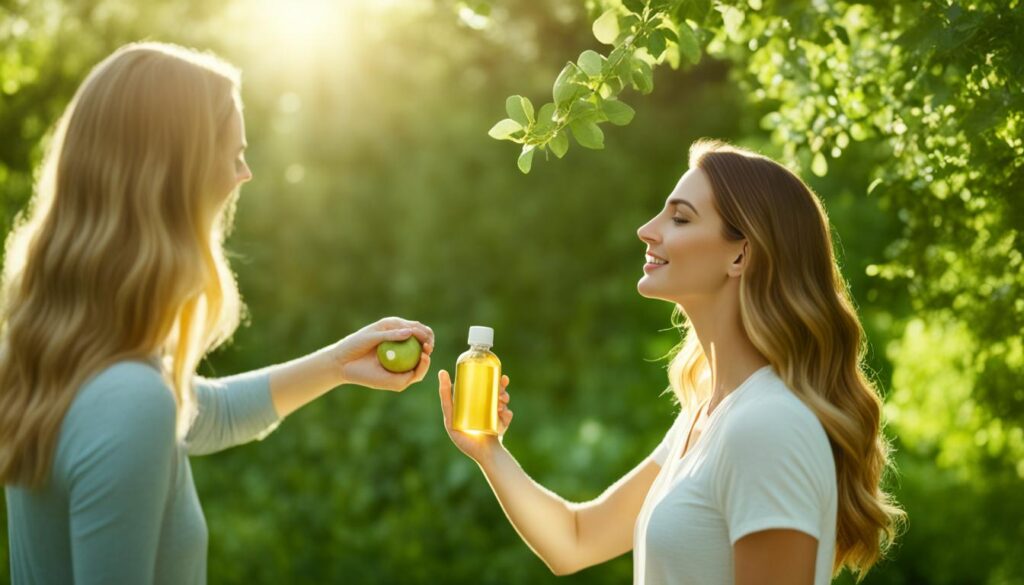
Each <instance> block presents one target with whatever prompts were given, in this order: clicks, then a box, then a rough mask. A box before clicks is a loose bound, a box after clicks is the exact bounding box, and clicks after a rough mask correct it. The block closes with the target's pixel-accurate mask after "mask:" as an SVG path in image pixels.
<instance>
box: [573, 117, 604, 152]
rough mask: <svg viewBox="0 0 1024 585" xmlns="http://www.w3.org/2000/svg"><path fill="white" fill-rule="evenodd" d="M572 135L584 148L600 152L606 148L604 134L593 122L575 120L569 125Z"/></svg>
mask: <svg viewBox="0 0 1024 585" xmlns="http://www.w3.org/2000/svg"><path fill="white" fill-rule="evenodd" d="M569 128H570V129H571V130H572V135H573V136H575V137H576V142H579V143H580V146H582V147H584V148H590V149H594V150H600V149H602V148H604V132H602V131H601V129H600V128H599V127H598V126H597V124H595V123H593V122H589V121H587V120H574V121H573V122H572V123H570V124H569Z"/></svg>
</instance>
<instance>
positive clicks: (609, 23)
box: [593, 8, 619, 45]
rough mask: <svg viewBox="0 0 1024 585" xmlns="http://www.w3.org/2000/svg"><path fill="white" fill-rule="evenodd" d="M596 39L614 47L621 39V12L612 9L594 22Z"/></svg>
mask: <svg viewBox="0 0 1024 585" xmlns="http://www.w3.org/2000/svg"><path fill="white" fill-rule="evenodd" d="M593 29H594V38H596V39H597V40H598V41H601V42H602V43H604V44H606V45H614V44H615V39H617V38H619V11H618V10H616V9H614V8H612V9H611V10H606V11H605V13H604V14H602V15H601V16H599V17H598V18H597V20H595V21H594V26H593Z"/></svg>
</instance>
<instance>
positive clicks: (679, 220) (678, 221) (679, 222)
mask: <svg viewBox="0 0 1024 585" xmlns="http://www.w3.org/2000/svg"><path fill="white" fill-rule="evenodd" d="M672 223H674V224H676V225H683V224H684V223H690V220H688V219H683V218H681V217H673V218H672Z"/></svg>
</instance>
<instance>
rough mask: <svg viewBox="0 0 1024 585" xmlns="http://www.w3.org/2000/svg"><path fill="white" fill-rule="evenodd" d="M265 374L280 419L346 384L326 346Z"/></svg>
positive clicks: (273, 368)
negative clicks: (268, 376)
mask: <svg viewBox="0 0 1024 585" xmlns="http://www.w3.org/2000/svg"><path fill="white" fill-rule="evenodd" d="M268 372H269V374H270V396H271V399H272V400H273V402H274V409H275V410H276V411H277V414H278V416H280V417H282V418H284V417H285V416H288V415H289V414H291V413H292V412H294V411H296V410H298V409H299V408H300V407H302V406H304V405H305V404H307V403H309V402H312V401H313V400H315V399H317V398H319V397H320V396H322V395H323V394H326V393H327V392H328V391H330V390H331V389H333V388H336V387H338V386H340V385H342V384H344V383H345V381H344V380H343V379H342V377H341V369H340V368H339V367H338V365H337V361H336V360H335V359H334V357H333V356H331V355H330V348H329V347H327V348H324V349H321V350H319V351H316V352H313V353H311V354H307V355H304V356H302V357H300V358H296V359H294V360H292V361H290V362H286V363H283V364H278V365H275V366H271V367H269V368H268Z"/></svg>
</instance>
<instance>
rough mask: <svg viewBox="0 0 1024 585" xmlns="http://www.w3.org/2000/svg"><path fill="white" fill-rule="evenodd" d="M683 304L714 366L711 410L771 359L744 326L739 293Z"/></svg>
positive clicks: (682, 306) (709, 361) (709, 405)
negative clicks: (759, 348) (749, 335)
mask: <svg viewBox="0 0 1024 585" xmlns="http://www.w3.org/2000/svg"><path fill="white" fill-rule="evenodd" d="M680 307H681V308H682V309H683V312H684V313H685V314H686V316H687V318H688V319H689V320H690V323H691V324H692V325H693V331H694V333H696V334H697V339H698V340H700V344H701V347H703V348H704V355H706V356H707V358H708V364H709V366H710V368H711V399H710V401H709V402H708V409H707V410H708V414H710V413H711V412H712V411H714V409H715V408H716V407H717V406H718V405H719V404H720V403H721V402H722V400H724V399H725V397H726V396H728V395H729V394H731V393H732V392H733V391H734V390H736V388H737V387H739V385H740V384H742V383H743V382H744V381H745V380H746V379H747V378H748V377H750V375H751V374H753V373H754V372H756V371H757V370H759V369H761V368H763V367H764V366H766V365H768V360H767V359H766V358H765V357H764V355H762V354H761V352H760V351H758V350H757V348H756V347H754V344H753V343H752V342H751V341H750V338H749V337H748V336H747V333H746V331H744V330H743V322H742V319H741V318H740V304H739V295H738V294H734V295H731V294H721V295H717V296H715V297H712V298H708V299H701V300H688V301H687V302H686V303H685V305H684V304H683V303H680Z"/></svg>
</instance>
